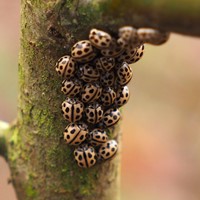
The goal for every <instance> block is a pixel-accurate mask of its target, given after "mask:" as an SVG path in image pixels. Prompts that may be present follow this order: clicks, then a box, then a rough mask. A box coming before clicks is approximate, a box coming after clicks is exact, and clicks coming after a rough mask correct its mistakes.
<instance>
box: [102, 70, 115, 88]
mask: <svg viewBox="0 0 200 200" xmlns="http://www.w3.org/2000/svg"><path fill="white" fill-rule="evenodd" d="M100 82H101V84H102V85H103V86H105V87H112V86H113V85H114V83H115V73H114V71H113V70H111V71H109V72H106V73H103V74H102V75H101V76H100Z"/></svg>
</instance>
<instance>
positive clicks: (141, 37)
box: [56, 26, 169, 168]
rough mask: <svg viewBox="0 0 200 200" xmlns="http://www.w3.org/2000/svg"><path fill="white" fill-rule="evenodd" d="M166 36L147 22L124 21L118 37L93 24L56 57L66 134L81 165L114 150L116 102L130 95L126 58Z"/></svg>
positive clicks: (130, 61)
mask: <svg viewBox="0 0 200 200" xmlns="http://www.w3.org/2000/svg"><path fill="white" fill-rule="evenodd" d="M168 38H169V34H168V33H165V32H161V31H158V30H155V29H151V28H140V29H136V28H134V27H131V26H124V27H122V28H120V29H119V31H118V38H115V37H113V36H111V35H110V34H109V33H107V32H104V31H101V30H97V29H92V30H91V31H90V33H89V39H88V40H82V41H79V42H77V43H76V44H74V45H73V47H72V48H71V55H65V56H63V57H61V58H60V59H59V60H58V61H57V63H56V71H57V73H58V74H59V75H60V76H61V77H62V78H63V82H62V87H61V91H62V92H63V93H64V94H65V95H66V99H65V100H64V101H63V103H62V114H63V117H64V119H65V120H67V121H68V125H67V126H66V128H65V130H64V133H63V135H64V140H65V142H66V143H67V144H68V145H73V146H74V147H75V150H74V157H75V160H76V161H77V164H78V166H79V167H83V168H89V167H92V166H93V165H95V164H96V163H97V162H101V161H105V160H110V159H111V158H113V157H114V155H116V153H117V150H118V143H117V141H116V138H110V137H111V136H109V135H108V129H109V128H110V127H113V126H115V125H116V123H117V122H118V121H119V120H120V116H121V114H120V110H119V108H120V107H122V106H123V105H125V104H126V103H127V102H128V100H129V97H130V93H129V89H128V86H127V84H128V83H129V82H130V81H131V79H132V76H133V72H132V68H131V67H130V64H133V63H136V62H137V61H139V60H140V59H141V58H142V56H143V54H144V44H145V43H150V44H153V45H160V44H163V43H164V42H166V41H167V40H168Z"/></svg>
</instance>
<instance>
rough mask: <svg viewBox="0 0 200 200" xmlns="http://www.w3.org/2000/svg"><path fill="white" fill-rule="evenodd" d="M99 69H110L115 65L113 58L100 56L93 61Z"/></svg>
mask: <svg viewBox="0 0 200 200" xmlns="http://www.w3.org/2000/svg"><path fill="white" fill-rule="evenodd" d="M95 64H96V68H97V69H98V70H99V71H103V72H104V71H110V70H111V69H113V67H114V66H115V59H114V58H112V57H101V58H98V59H97V60H96V61H95Z"/></svg>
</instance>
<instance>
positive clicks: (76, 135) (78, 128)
mask: <svg viewBox="0 0 200 200" xmlns="http://www.w3.org/2000/svg"><path fill="white" fill-rule="evenodd" d="M88 132H89V131H88V126H87V125H86V124H85V123H82V122H78V123H70V124H69V125H68V126H67V127H66V128H65V131H64V133H63V134H64V140H65V141H66V143H67V144H70V145H79V144H81V143H82V142H83V141H84V140H85V139H86V137H87V135H88Z"/></svg>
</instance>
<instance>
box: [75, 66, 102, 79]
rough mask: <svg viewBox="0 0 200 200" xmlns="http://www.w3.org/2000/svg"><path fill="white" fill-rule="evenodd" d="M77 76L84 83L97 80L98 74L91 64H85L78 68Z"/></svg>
mask: <svg viewBox="0 0 200 200" xmlns="http://www.w3.org/2000/svg"><path fill="white" fill-rule="evenodd" d="M78 76H79V78H80V79H81V80H83V81H85V82H92V81H96V80H98V78H99V77H100V73H99V71H98V70H97V69H96V68H95V67H93V66H92V65H91V64H85V65H83V66H81V67H80V69H79V74H78Z"/></svg>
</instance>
